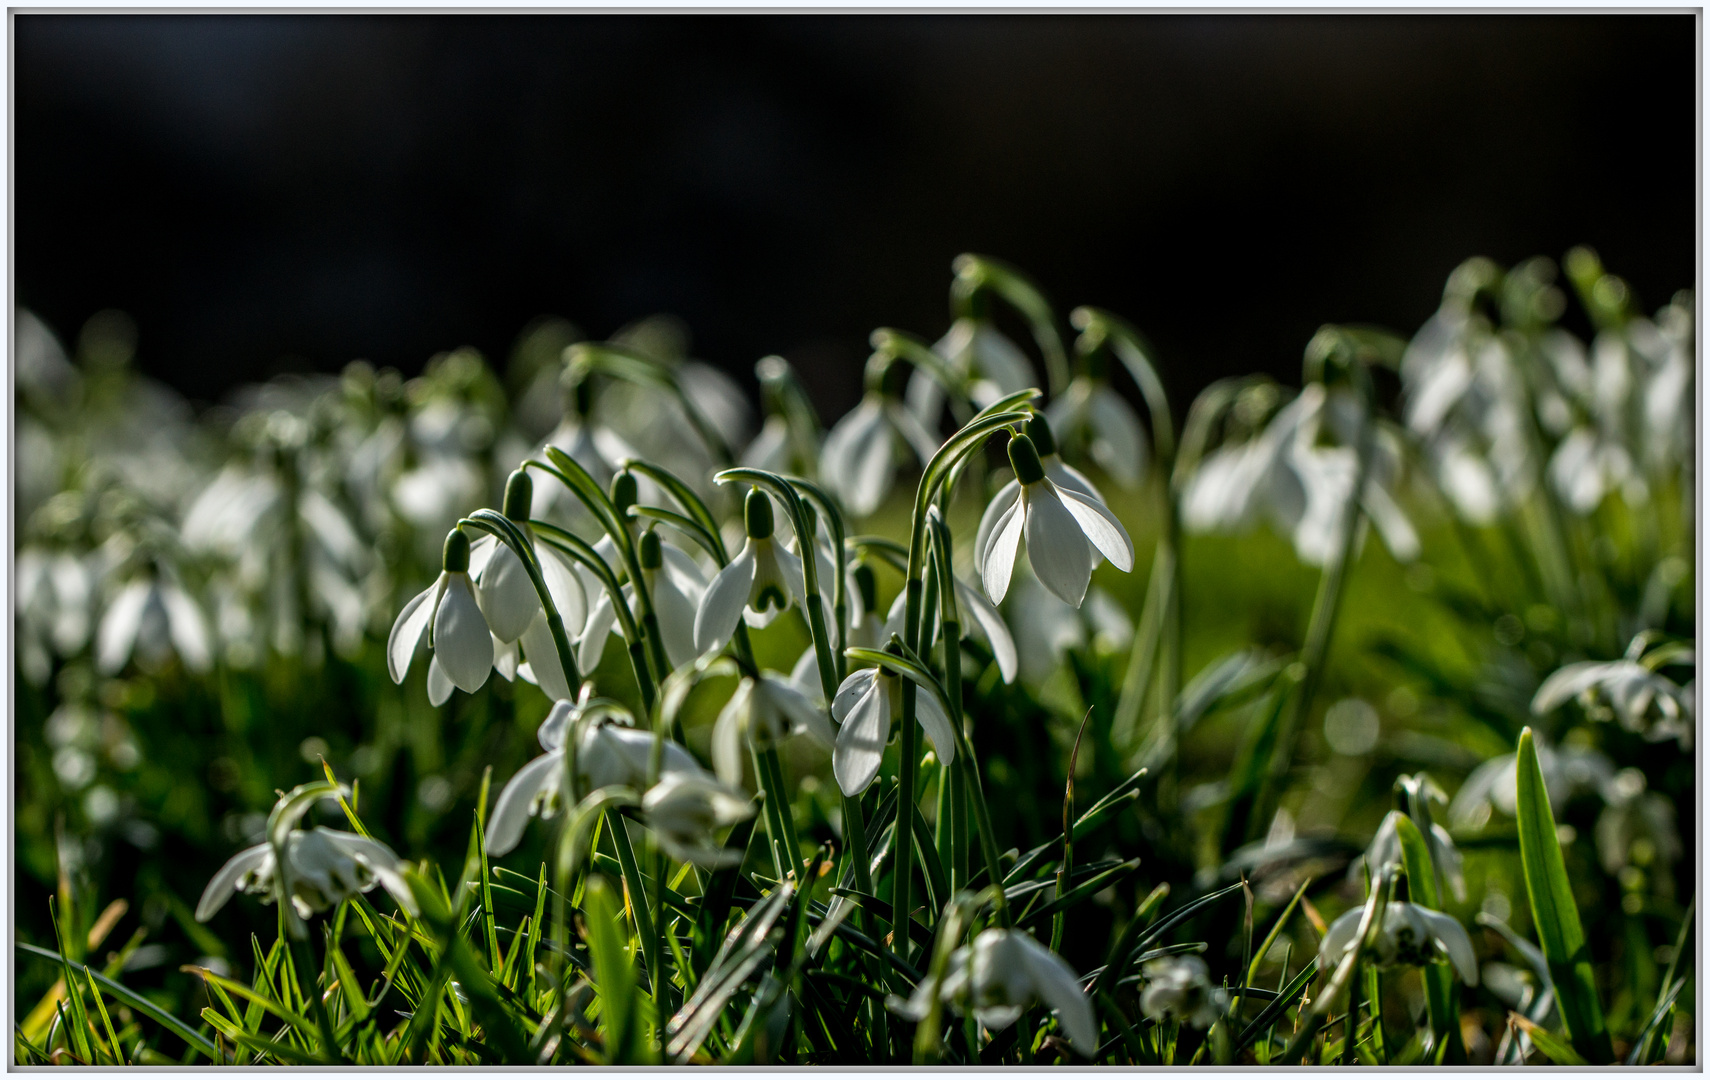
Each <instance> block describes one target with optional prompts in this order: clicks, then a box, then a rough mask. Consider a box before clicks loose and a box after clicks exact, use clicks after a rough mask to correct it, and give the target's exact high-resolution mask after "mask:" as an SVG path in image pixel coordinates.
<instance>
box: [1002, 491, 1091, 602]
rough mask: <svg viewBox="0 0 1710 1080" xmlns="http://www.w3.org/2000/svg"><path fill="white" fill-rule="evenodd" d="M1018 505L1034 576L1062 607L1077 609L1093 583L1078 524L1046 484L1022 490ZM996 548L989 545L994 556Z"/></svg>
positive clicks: (1085, 540) (1085, 543)
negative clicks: (1055, 597)
mask: <svg viewBox="0 0 1710 1080" xmlns="http://www.w3.org/2000/svg"><path fill="white" fill-rule="evenodd" d="M1021 502H1022V506H1023V507H1025V509H1026V514H1025V517H1026V524H1027V530H1026V531H1027V559H1028V561H1029V562H1031V563H1032V564H1033V573H1034V575H1035V576H1037V577H1038V578H1039V583H1040V584H1041V585H1044V586H1045V587H1046V588H1047V589H1049V590H1051V592H1052V593H1054V594H1055V595H1056V596H1057V597H1058V598H1059V599H1061V600H1062V601H1063V602H1064V603H1065V604H1069V605H1071V606H1073V607H1080V606H1081V601H1082V600H1085V599H1086V595H1087V584H1088V583H1089V582H1091V581H1092V548H1091V547H1090V546H1089V545H1088V544H1087V537H1086V533H1085V532H1084V531H1083V530H1082V528H1081V524H1080V522H1079V521H1077V520H1076V519H1075V516H1074V515H1073V514H1072V513H1070V512H1069V510H1068V508H1067V507H1065V506H1064V505H1063V500H1062V499H1061V498H1059V497H1058V495H1057V492H1056V490H1055V489H1054V488H1052V487H1050V486H1048V482H1046V483H1039V484H1031V485H1029V486H1028V487H1026V488H1024V489H1023V490H1022V493H1021ZM999 546H1000V545H999V544H995V543H994V544H993V545H992V553H993V554H994V555H995V554H997V549H998V547H999ZM990 591H991V590H990V589H988V590H987V592H990ZM993 599H994V600H995V599H996V597H993Z"/></svg>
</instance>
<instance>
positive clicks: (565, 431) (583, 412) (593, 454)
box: [531, 380, 641, 519]
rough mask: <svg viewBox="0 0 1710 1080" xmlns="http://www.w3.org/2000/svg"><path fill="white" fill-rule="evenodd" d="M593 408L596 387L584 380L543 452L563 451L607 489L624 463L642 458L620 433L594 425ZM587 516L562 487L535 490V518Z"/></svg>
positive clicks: (570, 399)
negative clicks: (594, 388)
mask: <svg viewBox="0 0 1710 1080" xmlns="http://www.w3.org/2000/svg"><path fill="white" fill-rule="evenodd" d="M592 407H593V385H592V383H591V382H590V381H588V380H583V381H582V382H581V383H579V384H577V386H576V387H575V388H574V389H572V390H571V391H569V395H568V404H567V406H566V408H565V412H564V419H563V420H562V421H561V422H560V423H559V425H558V426H557V427H556V428H553V429H552V433H551V434H549V435H547V437H546V439H545V440H544V441H543V442H542V443H541V451H542V452H543V453H544V451H545V448H546V447H548V446H555V447H557V448H558V449H560V450H562V451H564V453H566V454H568V455H569V456H570V459H571V460H572V461H574V462H575V463H576V464H578V465H580V466H582V468H583V469H585V470H587V472H588V475H589V476H591V477H593V479H594V483H596V484H598V485H599V486H600V487H602V488H605V487H609V486H610V485H611V482H612V477H614V476H615V475H617V472H618V469H619V467H620V466H621V465H622V464H623V462H625V461H627V460H629V459H630V458H636V457H640V456H641V455H640V454H639V453H637V452H636V449H635V448H634V447H633V446H631V445H630V444H629V443H628V442H626V441H625V440H624V439H623V437H622V436H620V435H618V434H617V432H615V431H613V430H612V429H611V428H609V427H606V426H605V425H603V424H598V423H595V422H594V420H593V418H592V415H591V410H592ZM586 513H587V511H586V509H585V508H584V507H583V506H582V504H581V503H580V502H578V501H577V500H576V497H575V496H573V495H571V494H570V492H568V491H567V490H565V488H564V485H562V484H559V483H556V482H554V483H551V484H541V485H540V486H538V487H536V488H535V489H534V502H533V506H532V510H531V515H532V516H533V517H537V518H542V519H544V518H549V517H553V516H555V515H558V516H563V515H568V516H570V517H571V518H577V517H579V516H583V515H586Z"/></svg>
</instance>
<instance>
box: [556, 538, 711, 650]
mask: <svg viewBox="0 0 1710 1080" xmlns="http://www.w3.org/2000/svg"><path fill="white" fill-rule="evenodd" d="M637 546H638V547H639V548H640V551H639V553H638V554H639V561H640V563H641V576H642V580H643V582H644V583H645V584H646V585H647V591H648V595H649V596H651V597H652V598H653V613H654V615H656V616H657V617H658V619H659V636H660V639H661V641H662V643H663V644H664V646H665V659H666V661H667V662H668V663H670V665H671V666H672V667H673V668H676V667H681V666H682V665H684V664H686V663H688V662H689V661H691V660H693V659H694V658H695V657H696V656H698V655H700V652H699V650H697V649H696V648H695V617H696V615H697V614H698V613H699V611H700V605H701V599H702V597H703V596H705V595H706V590H707V579H706V575H704V574H703V573H702V572H701V568H700V567H699V566H696V565H695V560H694V559H692V558H690V557H689V555H688V554H687V553H686V552H684V551H681V550H680V549H678V548H675V547H673V546H671V545H670V544H666V543H662V542H661V541H660V540H659V537H658V535H657V534H656V533H654V532H652V531H649V532H646V533H643V534H642V538H641V542H640V543H639V544H638V545H637ZM612 550H613V553H614V554H615V552H616V549H615V547H613V549H612ZM595 551H596V552H598V551H599V547H598V546H597V545H596V547H595ZM623 596H624V602H625V603H627V604H628V605H629V607H630V613H631V615H632V616H633V617H634V618H635V619H636V620H637V622H639V621H640V619H641V616H642V612H641V606H640V603H639V601H637V600H636V597H635V588H634V586H633V585H630V584H627V583H626V584H625V585H624V586H623ZM731 629H732V631H733V632H734V630H735V627H732V628H731ZM617 631H618V623H617V612H616V611H615V610H614V609H613V608H612V598H611V594H610V593H609V592H607V591H605V590H604V589H602V590H601V591H600V598H599V600H598V601H596V602H595V604H594V607H593V610H591V611H590V612H589V613H588V621H587V625H586V626H585V627H584V628H583V630H582V637H581V639H580V641H579V642H578V644H577V646H576V662H577V663H578V664H580V665H581V667H582V670H583V671H592V670H594V668H596V667H598V666H599V664H600V657H601V656H604V655H605V651H606V642H607V640H608V639H609V638H610V637H611V635H612V634H614V633H616V632H617Z"/></svg>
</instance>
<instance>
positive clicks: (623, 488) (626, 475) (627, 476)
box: [611, 469, 636, 514]
mask: <svg viewBox="0 0 1710 1080" xmlns="http://www.w3.org/2000/svg"><path fill="white" fill-rule="evenodd" d="M611 497H612V505H614V506H616V507H617V511H618V513H619V514H622V513H624V512H625V511H626V510H628V509H629V508H630V507H632V506H634V505H635V500H636V490H635V474H634V473H632V472H630V471H629V470H628V469H625V470H624V471H623V472H620V473H618V474H617V475H616V476H613V477H612V489H611Z"/></svg>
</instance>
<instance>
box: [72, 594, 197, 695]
mask: <svg viewBox="0 0 1710 1080" xmlns="http://www.w3.org/2000/svg"><path fill="white" fill-rule="evenodd" d="M133 652H134V653H135V654H136V656H137V659H138V661H139V662H141V663H142V664H144V665H145V666H154V665H158V664H159V663H161V662H162V661H163V660H164V659H165V657H166V655H167V654H168V653H170V652H176V653H177V654H178V658H179V660H181V661H183V663H184V666H185V667H187V668H189V669H190V670H191V671H196V672H203V671H207V670H208V668H209V667H210V666H211V665H212V663H213V657H212V655H211V653H210V651H209V648H208V625H207V621H206V620H205V619H204V618H203V616H202V609H201V608H199V607H198V606H197V605H196V601H194V600H192V599H190V594H189V593H187V592H185V591H184V588H183V586H181V585H179V584H178V583H177V582H176V581H174V580H172V579H171V578H169V577H165V576H163V575H155V576H149V577H143V578H139V579H137V580H135V581H132V582H131V583H130V584H128V585H126V586H124V587H123V588H121V589H120V590H119V592H118V595H117V596H115V597H113V602H112V603H111V604H109V605H108V606H107V612H106V614H105V615H103V616H102V617H101V625H100V627H99V628H98V629H97V630H96V632H95V667H96V668H97V669H98V670H99V671H100V672H101V673H102V674H103V675H114V674H117V673H118V672H119V670H120V669H121V668H123V667H124V666H125V662H126V661H127V660H129V659H130V658H131V655H132V653H133Z"/></svg>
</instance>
